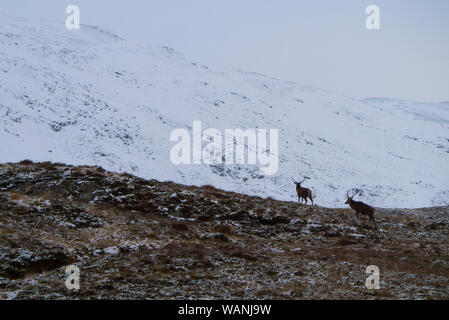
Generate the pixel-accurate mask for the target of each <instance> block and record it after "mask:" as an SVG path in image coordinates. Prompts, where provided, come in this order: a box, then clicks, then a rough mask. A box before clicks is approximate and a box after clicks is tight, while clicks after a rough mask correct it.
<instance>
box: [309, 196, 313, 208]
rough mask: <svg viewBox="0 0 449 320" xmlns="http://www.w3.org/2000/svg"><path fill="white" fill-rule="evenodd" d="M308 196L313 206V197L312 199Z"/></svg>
mask: <svg viewBox="0 0 449 320" xmlns="http://www.w3.org/2000/svg"><path fill="white" fill-rule="evenodd" d="M309 198H310V201H312V206H313V199H312V197H309Z"/></svg>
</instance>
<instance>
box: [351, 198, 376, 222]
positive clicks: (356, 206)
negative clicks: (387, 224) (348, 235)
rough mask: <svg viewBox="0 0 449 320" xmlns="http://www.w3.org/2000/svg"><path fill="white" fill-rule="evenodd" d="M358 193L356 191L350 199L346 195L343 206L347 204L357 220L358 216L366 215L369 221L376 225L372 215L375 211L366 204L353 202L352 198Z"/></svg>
mask: <svg viewBox="0 0 449 320" xmlns="http://www.w3.org/2000/svg"><path fill="white" fill-rule="evenodd" d="M357 193H358V191H357V192H356V193H355V194H354V195H352V196H351V197H350V196H349V195H348V194H346V197H347V200H346V202H345V204H348V205H349V206H350V207H351V209H353V210H354V211H355V213H356V215H357V218H358V219H360V214H363V215H366V216H368V217H369V219H370V220H372V221H374V223H376V220H375V219H374V213H375V212H376V209H374V208H373V207H371V206H369V205H367V204H366V203H363V202H361V201H355V200H353V199H352V198H353V197H354V196H355V195H356V194H357Z"/></svg>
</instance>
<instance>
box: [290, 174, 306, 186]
mask: <svg viewBox="0 0 449 320" xmlns="http://www.w3.org/2000/svg"><path fill="white" fill-rule="evenodd" d="M290 178H292V180H293V182H294V183H296V184H299V185H300V184H301V183H303V182H304V181H306V179H307V178H304V179H302V180H301V182H298V181H296V180H295V179H293V177H292V176H290Z"/></svg>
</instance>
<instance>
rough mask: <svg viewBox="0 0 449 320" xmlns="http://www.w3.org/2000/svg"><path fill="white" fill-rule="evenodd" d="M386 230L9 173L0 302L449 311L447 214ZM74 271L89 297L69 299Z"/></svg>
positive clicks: (44, 174) (37, 167)
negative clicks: (275, 302)
mask: <svg viewBox="0 0 449 320" xmlns="http://www.w3.org/2000/svg"><path fill="white" fill-rule="evenodd" d="M292 192H293V193H294V192H295V190H293V188H292ZM376 219H377V226H374V225H373V224H371V223H369V221H368V219H362V220H361V221H359V220H357V219H356V217H355V216H354V214H353V213H352V211H351V210H350V209H329V208H323V207H319V206H314V207H312V206H307V205H300V204H298V203H294V202H282V201H276V200H272V199H269V198H268V199H262V198H259V197H250V196H246V195H242V194H236V193H231V192H225V191H221V190H218V189H215V188H213V187H210V186H204V187H190V186H184V185H178V184H174V183H170V182H158V181H155V180H143V179H140V178H137V177H135V176H132V175H129V174H118V173H113V172H106V171H104V170H103V169H102V168H99V167H87V166H86V167H73V166H68V165H64V164H51V163H48V162H46V163H31V162H29V161H23V162H21V163H19V164H10V163H8V164H3V165H0V298H1V299H35V298H42V299H87V298H90V299H104V298H117V299H183V298H188V299H190V298H224V299H233V298H241V299H406V298H412V299H448V298H449V208H448V207H436V208H426V209H413V210H412V209H395V210H385V209H377V212H376ZM70 264H75V265H77V266H78V267H79V268H80V272H81V280H80V286H81V287H80V290H75V291H69V290H68V289H67V288H66V287H65V279H66V277H67V275H66V274H65V267H66V266H67V265H70ZM368 265H377V266H378V267H379V269H380V279H381V282H380V289H378V290H368V289H366V287H365V280H366V278H367V274H365V268H366V267H367V266H368Z"/></svg>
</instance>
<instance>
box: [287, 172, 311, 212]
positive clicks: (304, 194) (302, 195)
mask: <svg viewBox="0 0 449 320" xmlns="http://www.w3.org/2000/svg"><path fill="white" fill-rule="evenodd" d="M291 178H292V180H293V183H294V184H296V193H297V194H298V202H299V203H301V199H304V200H305V203H306V204H307V198H309V199H310V201H312V206H313V199H312V190H310V189H309V188H303V187H301V183H303V182H304V181H305V180H306V179H307V178H304V179H303V180H302V181H301V182H297V181H295V179H293V177H291Z"/></svg>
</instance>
